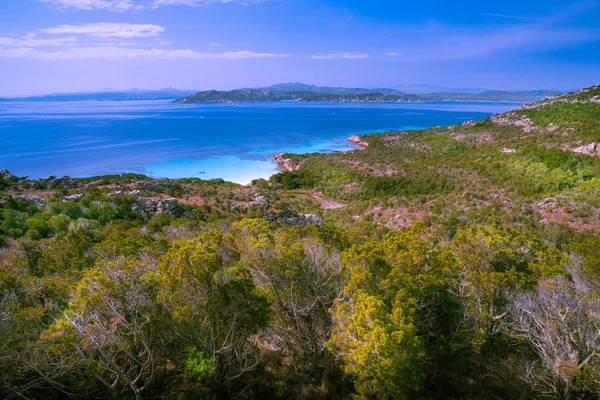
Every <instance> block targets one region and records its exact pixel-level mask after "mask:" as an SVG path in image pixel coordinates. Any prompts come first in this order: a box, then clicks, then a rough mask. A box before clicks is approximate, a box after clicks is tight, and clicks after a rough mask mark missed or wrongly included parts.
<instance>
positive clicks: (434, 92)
mask: <svg viewBox="0 0 600 400" xmlns="http://www.w3.org/2000/svg"><path fill="white" fill-rule="evenodd" d="M558 93H559V92H558V91H556V90H524V91H502V90H485V89H451V88H444V87H439V86H430V85H408V86H397V87H394V88H375V89H367V88H345V87H331V86H315V85H307V84H304V83H297V82H296V83H279V84H277V85H272V86H269V87H265V88H247V89H237V90H230V91H217V90H209V91H201V92H198V91H195V90H179V89H173V88H165V89H160V90H145V89H129V90H123V91H118V90H115V89H110V88H107V89H105V90H102V91H97V92H77V93H57V94H49V95H39V96H29V97H18V98H0V101H14V100H18V101H123V100H175V101H176V102H178V103H199V102H210V103H226V102H256V101H306V102H342V103H349V102H353V103H382V102H425V101H488V102H493V101H503V102H517V103H526V102H532V101H537V100H541V99H543V98H545V97H549V96H553V95H556V94H558Z"/></svg>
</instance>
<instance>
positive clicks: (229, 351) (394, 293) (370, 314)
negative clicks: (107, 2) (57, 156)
mask: <svg viewBox="0 0 600 400" xmlns="http://www.w3.org/2000/svg"><path fill="white" fill-rule="evenodd" d="M596 92H597V88H592V89H590V90H589V91H587V92H577V93H575V94H572V95H561V96H558V97H556V98H555V101H547V100H545V101H542V102H540V103H536V104H533V105H528V106H525V107H523V108H521V109H517V110H514V111H511V112H509V113H506V114H503V115H496V116H493V117H491V118H486V119H484V120H482V121H475V122H468V123H465V124H463V125H456V126H451V127H439V128H433V129H427V130H423V131H403V132H387V133H382V134H374V135H368V136H366V135H365V136H362V137H361V139H362V140H365V141H367V142H368V147H366V148H365V149H363V150H356V151H351V152H347V153H333V154H327V155H325V154H308V155H293V154H285V155H283V157H284V158H285V159H286V161H288V162H289V164H291V165H292V166H297V168H292V169H294V170H293V171H288V172H282V173H280V174H276V175H274V176H273V177H271V178H270V179H269V180H268V181H266V180H257V181H254V182H253V184H252V185H250V186H240V185H236V184H232V183H228V182H224V181H223V180H221V179H215V180H210V181H203V180H200V179H196V178H193V179H181V180H176V181H173V180H152V179H149V178H147V177H144V176H141V175H132V174H126V175H122V176H104V177H94V178H86V179H71V178H52V179H43V180H37V181H31V180H27V179H19V178H17V177H15V176H13V175H12V174H10V173H9V172H8V171H0V397H1V398H3V399H4V398H6V399H13V398H15V399H16V398H32V399H37V398H43V399H63V398H86V399H87V398H118V399H146V398H148V399H150V398H183V399H195V398H198V399H203V398H214V399H227V398H274V399H278V398H287V399H313V398H317V399H318V398H321V399H338V398H346V399H375V398H377V399H379V398H381V399H473V400H474V399H490V400H491V399H514V398H523V399H547V398H553V399H595V398H598V397H599V396H600V384H599V383H598V382H600V335H599V334H598V326H600V275H599V274H600V196H599V194H600V157H599V155H600V154H598V152H595V150H594V149H595V148H596V147H595V146H594V144H595V143H597V142H598V141H600V125H598V116H599V115H600V103H598V102H597V101H596V99H597V94H595V93H596ZM590 93H591V94H590ZM582 146H583V147H584V148H590V149H592V150H589V151H587V154H586V152H582V151H580V149H581V148H582ZM590 146H591V147H590ZM574 150H577V151H574Z"/></svg>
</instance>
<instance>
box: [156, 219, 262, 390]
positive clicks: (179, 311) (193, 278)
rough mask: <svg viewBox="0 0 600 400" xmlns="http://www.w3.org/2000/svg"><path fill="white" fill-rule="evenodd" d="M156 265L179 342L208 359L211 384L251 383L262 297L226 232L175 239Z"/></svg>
mask: <svg viewBox="0 0 600 400" xmlns="http://www.w3.org/2000/svg"><path fill="white" fill-rule="evenodd" d="M159 271H160V275H159V276H160V280H161V291H160V296H159V301H160V302H162V303H163V304H164V305H165V307H167V308H168V309H170V310H171V313H172V318H173V320H174V321H175V324H174V328H173V329H174V330H175V334H176V335H177V336H178V337H179V341H180V344H181V345H182V346H183V347H184V348H186V349H189V348H192V347H195V348H196V351H199V352H201V353H202V354H204V355H207V356H208V357H209V358H210V359H211V360H212V363H213V364H212V365H214V373H213V375H212V382H213V384H215V385H216V386H217V387H220V388H221V389H224V390H227V391H228V392H229V393H230V394H231V393H235V392H236V391H243V390H245V389H247V388H248V387H249V386H251V385H253V384H254V383H255V381H256V377H255V376H253V375H252V373H253V372H254V371H255V370H256V369H257V368H258V366H259V359H258V354H257V349H256V346H255V344H254V343H253V338H254V336H255V334H256V333H257V332H258V331H259V330H260V329H262V328H264V327H265V326H266V325H267V323H268V319H269V313H268V302H267V299H266V298H265V297H264V296H263V295H262V294H261V293H260V292H259V291H258V289H257V288H256V286H255V285H254V283H253V281H252V279H251V276H250V274H249V271H248V270H247V269H245V268H243V267H242V266H241V265H240V263H239V253H238V252H237V251H236V249H235V247H234V245H233V241H232V237H231V236H230V235H224V234H223V233H221V232H220V231H218V230H214V231H210V232H207V233H205V234H203V235H201V236H199V237H198V238H197V239H196V240H191V241H178V242H176V243H175V244H174V245H173V246H172V248H171V249H170V250H169V252H168V253H167V255H166V256H165V257H164V258H163V259H162V260H161V262H160V265H159ZM188 353H189V352H188Z"/></svg>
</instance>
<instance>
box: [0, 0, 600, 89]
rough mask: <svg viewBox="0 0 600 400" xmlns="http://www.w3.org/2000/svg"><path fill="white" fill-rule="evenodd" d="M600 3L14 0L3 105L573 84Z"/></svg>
mask: <svg viewBox="0 0 600 400" xmlns="http://www.w3.org/2000/svg"><path fill="white" fill-rule="evenodd" d="M598 21H600V0H589V1H586V0H584V1H568V0H543V1H542V0H502V1H488V2H484V1H480V0H456V1H447V0H419V1H404V0H18V1H17V0H0V96H19V95H31V94H45V93H59V92H60V93H64V92H76V91H85V90H92V91H93V90H101V89H104V88H107V87H110V88H113V89H118V90H124V89H129V88H144V89H160V88H164V87H174V88H179V89H195V90H207V89H219V90H225V89H234V88H240V87H260V86H267V85H271V84H275V83H279V82H303V83H310V84H316V85H327V86H345V87H369V88H376V87H395V86H399V85H409V84H429V85H436V86H444V87H454V88H469V87H476V88H490V89H504V90H516V89H562V90H567V89H573V88H579V87H586V86H591V85H594V84H599V83H600V22H598Z"/></svg>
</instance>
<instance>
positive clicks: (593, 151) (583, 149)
mask: <svg viewBox="0 0 600 400" xmlns="http://www.w3.org/2000/svg"><path fill="white" fill-rule="evenodd" d="M571 151H573V152H575V153H581V154H587V155H588V156H596V157H598V156H600V143H590V144H586V145H585V146H580V147H577V148H574V149H573V150H571Z"/></svg>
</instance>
